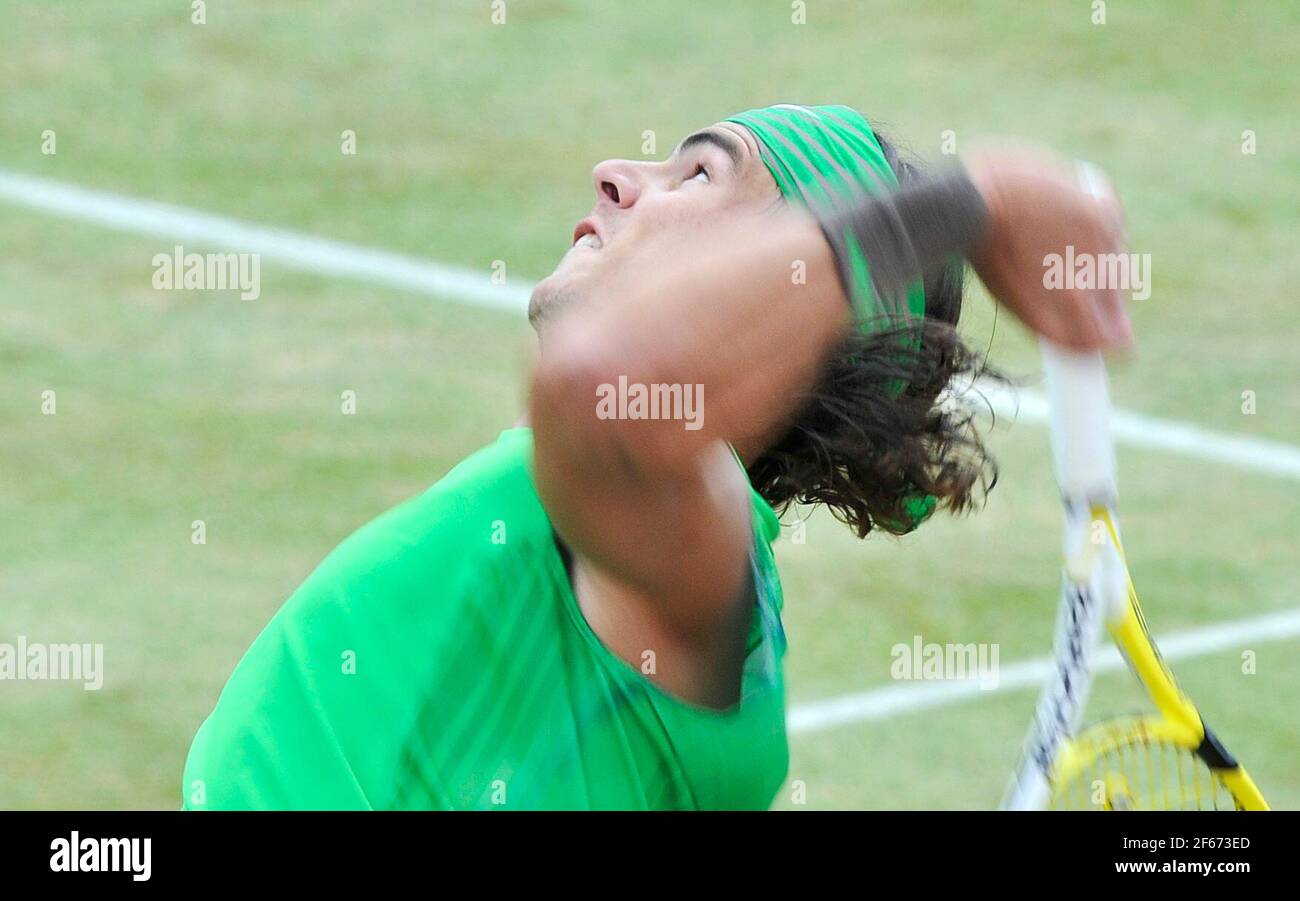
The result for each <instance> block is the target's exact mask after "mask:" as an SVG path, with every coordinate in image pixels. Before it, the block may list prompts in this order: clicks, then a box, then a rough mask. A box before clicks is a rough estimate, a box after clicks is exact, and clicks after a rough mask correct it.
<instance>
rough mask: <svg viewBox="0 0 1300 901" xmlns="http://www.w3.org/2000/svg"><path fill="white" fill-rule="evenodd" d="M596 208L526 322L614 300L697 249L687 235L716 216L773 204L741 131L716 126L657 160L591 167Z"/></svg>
mask: <svg viewBox="0 0 1300 901" xmlns="http://www.w3.org/2000/svg"><path fill="white" fill-rule="evenodd" d="M591 174H592V182H593V183H594V185H595V189H596V205H595V206H594V207H593V208H592V211H591V214H590V215H589V216H588V217H587V218H586V219H583V220H582V221H581V222H579V223H578V224H577V227H576V228H574V230H573V236H572V239H571V240H572V246H571V247H570V248H569V251H568V252H567V253H566V254H565V255H564V258H563V259H561V260H560V262H559V264H558V265H557V266H556V267H555V271H554V272H553V273H551V274H550V275H549V276H547V277H546V278H545V279H543V280H542V281H541V282H540V283H539V284H538V285H537V287H536V288H534V289H533V296H532V301H531V302H530V304H529V318H530V319H531V320H532V321H533V323H534V325H538V326H539V325H540V324H541V323H542V322H544V321H545V320H546V319H547V318H548V317H549V315H550V314H551V313H553V312H554V311H555V310H557V309H559V308H561V307H562V306H565V305H567V304H568V303H569V302H572V301H575V300H581V299H583V298H584V297H590V296H592V295H594V294H600V296H609V295H611V294H614V295H616V294H617V293H619V292H620V291H621V290H622V288H623V287H626V286H632V285H635V284H636V283H637V279H638V278H639V276H640V275H641V274H649V273H653V272H654V271H656V270H662V269H663V268H665V267H670V266H673V265H675V264H677V263H679V262H680V261H681V259H682V258H683V255H684V254H690V253H692V252H697V251H698V248H699V246H700V243H699V242H698V241H695V240H693V237H694V236H698V235H701V234H702V233H703V229H704V227H705V226H707V225H708V224H710V223H715V222H717V220H718V219H720V218H722V217H739V216H746V215H754V214H757V213H761V212H763V211H765V210H767V209H770V208H771V207H772V206H773V205H774V204H775V203H776V202H777V201H778V200H779V199H780V193H779V192H778V191H777V187H776V182H775V181H773V179H772V176H771V174H770V173H769V172H768V171H767V168H766V167H765V166H764V165H763V161H762V160H761V159H760V158H759V153H758V144H757V143H756V142H755V141H754V137H753V135H751V134H750V133H749V132H748V131H747V130H746V129H744V128H741V127H740V126H738V125H734V124H732V123H730V122H720V123H718V124H717V125H712V126H710V127H709V128H706V129H704V130H703V131H699V132H696V133H695V134H693V135H691V136H690V137H688V138H686V139H685V140H684V141H682V143H681V144H679V145H678V146H677V149H676V150H674V151H673V153H672V155H671V156H669V157H668V159H666V160H663V161H662V162H639V161H634V160H605V161H604V162H603V163H600V164H599V165H597V166H596V168H595V169H593V170H592V173H591Z"/></svg>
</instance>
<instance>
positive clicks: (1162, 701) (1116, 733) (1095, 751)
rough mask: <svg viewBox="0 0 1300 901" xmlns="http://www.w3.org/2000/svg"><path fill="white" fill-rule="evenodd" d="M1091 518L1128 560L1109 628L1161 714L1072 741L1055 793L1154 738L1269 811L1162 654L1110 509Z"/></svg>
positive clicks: (1247, 804)
mask: <svg viewBox="0 0 1300 901" xmlns="http://www.w3.org/2000/svg"><path fill="white" fill-rule="evenodd" d="M1091 519H1092V522H1091V523H1090V524H1089V531H1088V534H1091V530H1092V529H1093V528H1095V526H1096V524H1097V523H1102V524H1104V525H1105V527H1106V531H1107V533H1108V534H1109V536H1110V540H1111V541H1113V542H1114V544H1115V549H1116V551H1117V552H1118V554H1119V558H1120V562H1121V563H1122V564H1123V565H1124V571H1125V579H1126V581H1127V583H1128V599H1127V602H1126V603H1125V604H1124V605H1123V609H1122V611H1121V612H1119V614H1118V615H1112V616H1111V617H1109V618H1108V622H1107V628H1108V630H1109V631H1110V634H1111V637H1112V638H1113V639H1114V640H1115V644H1116V645H1118V647H1119V649H1120V651H1121V652H1122V653H1123V655H1124V656H1125V657H1126V658H1127V659H1128V662H1129V664H1130V665H1131V667H1132V669H1133V672H1134V674H1135V675H1136V676H1137V678H1138V679H1139V680H1140V681H1141V683H1142V685H1143V686H1144V687H1145V688H1146V690H1147V692H1148V694H1150V696H1151V699H1152V701H1153V702H1154V703H1155V705H1156V707H1157V708H1158V709H1159V711H1160V713H1159V715H1153V716H1138V717H1124V718H1119V719H1113V720H1109V721H1106V722H1103V723H1099V724H1097V725H1095V726H1092V727H1090V728H1088V729H1085V730H1084V731H1083V732H1082V733H1081V734H1080V735H1079V736H1078V737H1076V738H1074V739H1072V740H1070V741H1068V742H1067V743H1066V744H1065V745H1064V746H1063V747H1062V748H1061V749H1060V752H1059V754H1058V756H1057V758H1056V762H1055V765H1054V767H1053V773H1052V778H1051V782H1052V785H1053V787H1054V788H1053V793H1052V795H1053V798H1056V797H1057V793H1056V790H1055V787H1056V786H1068V785H1071V784H1072V783H1073V782H1074V781H1075V780H1076V779H1077V778H1078V777H1079V776H1081V775H1082V774H1083V773H1085V772H1087V771H1088V770H1090V769H1091V768H1093V767H1094V766H1095V765H1096V764H1097V763H1098V762H1099V761H1101V760H1103V759H1105V758H1106V757H1107V756H1109V755H1112V754H1117V753H1118V752H1119V751H1120V749H1121V748H1123V747H1126V746H1130V745H1134V744H1141V743H1144V742H1151V741H1154V742H1160V743H1165V744H1172V745H1175V746H1177V747H1181V748H1184V749H1186V750H1187V751H1190V752H1192V753H1193V754H1195V755H1196V756H1198V757H1199V758H1200V759H1201V761H1202V762H1204V763H1205V764H1206V766H1207V767H1208V769H1209V771H1210V773H1211V774H1212V776H1213V777H1214V778H1216V779H1217V780H1218V781H1219V783H1220V784H1222V785H1223V787H1224V788H1225V789H1226V790H1227V792H1228V793H1229V794H1230V795H1231V796H1232V798H1233V800H1234V802H1235V803H1236V805H1237V807H1238V808H1239V809H1241V810H1268V804H1267V802H1265V800H1264V796H1263V795H1262V794H1261V793H1260V791H1259V788H1258V787H1257V786H1256V785H1255V782H1254V780H1252V779H1251V778H1250V775H1249V774H1248V773H1247V772H1246V771H1245V769H1244V768H1243V767H1242V766H1241V764H1240V763H1238V762H1237V761H1236V759H1235V758H1233V757H1232V755H1230V754H1229V753H1228V752H1227V751H1226V750H1225V749H1224V748H1223V746H1222V745H1221V744H1219V742H1218V740H1217V739H1216V738H1215V737H1214V735H1213V734H1212V733H1209V732H1208V731H1207V730H1206V728H1205V724H1204V722H1203V721H1202V720H1201V715H1200V713H1199V712H1198V711H1197V709H1196V705H1194V704H1193V703H1192V702H1191V700H1190V699H1189V698H1188V697H1187V696H1186V695H1185V694H1183V692H1182V690H1181V689H1179V687H1178V683H1177V682H1176V681H1174V676H1173V673H1171V672H1170V670H1169V667H1168V666H1167V665H1166V664H1165V661H1164V658H1163V657H1161V656H1160V651H1159V649H1158V648H1157V647H1156V644H1155V642H1154V641H1153V640H1152V638H1151V634H1150V633H1149V632H1148V631H1147V625H1146V620H1145V618H1144V617H1143V616H1142V607H1141V606H1140V605H1139V603H1138V597H1137V591H1136V589H1135V588H1134V587H1133V580H1132V578H1130V577H1128V562H1127V560H1125V558H1124V548H1123V545H1121V544H1120V540H1119V533H1118V531H1117V530H1116V528H1115V523H1114V519H1113V518H1112V516H1111V512H1110V510H1109V509H1108V508H1106V507H1105V506H1100V505H1096V506H1093V507H1092V508H1091Z"/></svg>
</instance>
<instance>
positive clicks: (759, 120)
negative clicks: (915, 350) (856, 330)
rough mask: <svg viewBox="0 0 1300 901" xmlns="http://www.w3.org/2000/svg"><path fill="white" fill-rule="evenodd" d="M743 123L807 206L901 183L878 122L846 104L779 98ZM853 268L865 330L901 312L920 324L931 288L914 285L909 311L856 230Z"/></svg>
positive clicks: (792, 197) (784, 187)
mask: <svg viewBox="0 0 1300 901" xmlns="http://www.w3.org/2000/svg"><path fill="white" fill-rule="evenodd" d="M727 121H728V122H734V123H736V124H737V125H743V126H744V127H745V128H747V129H748V130H749V131H750V132H751V133H752V134H753V135H754V137H755V139H757V141H758V146H759V153H760V155H761V156H762V158H763V163H764V164H765V165H766V166H767V169H768V171H769V172H771V173H772V178H773V179H775V180H776V186H777V188H779V189H780V191H781V196H782V197H784V198H785V199H786V200H788V201H793V202H795V203H798V204H800V205H802V206H805V207H811V208H817V209H829V208H833V207H835V206H837V205H839V204H844V203H847V202H850V201H851V200H852V199H853V197H854V195H856V194H860V193H863V192H865V193H867V194H881V193H883V192H885V191H887V190H890V189H892V188H896V187H898V179H897V178H895V176H894V170H893V169H892V168H891V167H890V165H889V161H888V160H887V159H885V152H884V150H882V149H881V147H880V142H879V141H878V140H876V136H875V134H874V133H873V132H872V130H871V126H870V125H869V124H868V123H867V120H866V119H864V118H863V117H862V114H861V113H859V112H858V111H857V110H854V109H852V108H850V107H847V106H795V105H793V104H789V103H779V104H777V105H776V106H769V107H766V108H764V109H754V110H750V111H749V112H746V113H741V114H740V115H738V116H732V117H731V118H729V119H727ZM845 246H847V247H848V248H849V257H850V258H849V260H848V267H847V269H848V273H849V274H850V276H851V280H852V284H851V285H846V286H845V287H846V288H848V289H849V290H850V293H851V295H852V296H851V297H850V300H851V301H852V302H853V308H854V309H855V310H857V311H858V316H859V318H860V319H861V320H862V327H863V329H864V330H876V329H880V328H882V327H887V326H888V325H891V324H893V323H894V322H896V321H897V320H898V319H899V318H900V316H904V317H907V318H910V319H914V320H916V321H920V319H922V318H923V317H924V316H925V290H924V288H923V287H922V285H921V283H920V282H919V281H918V282H915V283H913V284H912V285H910V286H908V289H907V298H906V309H905V310H903V311H900V310H898V309H897V307H896V306H895V305H894V304H895V303H896V301H894V302H891V299H889V298H881V297H878V296H877V295H876V292H875V291H874V289H873V288H872V284H871V267H870V264H869V263H868V262H867V260H866V257H864V256H863V254H862V248H861V247H860V246H859V244H858V242H857V240H855V239H854V237H853V235H852V234H851V233H847V232H846V234H845Z"/></svg>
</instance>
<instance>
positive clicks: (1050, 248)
mask: <svg viewBox="0 0 1300 901" xmlns="http://www.w3.org/2000/svg"><path fill="white" fill-rule="evenodd" d="M966 168H967V171H968V172H969V173H970V177H971V180H972V181H974V183H975V186H976V187H977V188H978V189H979V191H980V194H981V195H982V196H983V198H984V202H985V204H986V205H987V206H988V210H989V220H988V227H987V228H986V230H985V233H984V237H983V238H982V239H981V241H980V244H979V246H978V247H976V249H975V251H974V252H972V254H971V256H970V260H971V263H972V265H973V266H974V267H975V272H976V273H977V274H978V275H979V277H980V280H981V281H982V282H984V284H985V286H986V287H987V288H988V289H989V291H990V292H992V294H993V296H994V297H996V298H997V299H998V300H999V301H1000V302H1002V303H1003V304H1004V305H1006V307H1007V308H1008V309H1010V310H1011V311H1012V312H1013V313H1015V314H1016V316H1017V317H1018V318H1019V319H1020V320H1021V321H1022V322H1024V323H1025V325H1026V326H1028V327H1029V328H1030V329H1032V330H1033V331H1035V332H1037V333H1038V334H1040V335H1042V336H1044V337H1045V338H1048V339H1049V340H1051V341H1054V342H1055V343H1057V344H1060V345H1062V346H1064V347H1068V348H1072V349H1075V350H1095V349H1105V348H1117V347H1127V346H1129V345H1131V344H1132V343H1133V328H1132V324H1131V323H1130V322H1129V317H1128V311H1127V310H1126V309H1125V307H1124V302H1123V298H1122V297H1121V292H1120V289H1119V288H1117V287H1115V286H1107V287H1104V288H1067V287H1052V288H1048V287H1045V286H1044V275H1045V274H1046V273H1047V262H1046V259H1045V258H1047V257H1048V256H1049V255H1051V254H1059V255H1061V256H1062V257H1064V256H1065V254H1066V247H1067V246H1068V245H1072V246H1073V247H1074V257H1075V258H1076V259H1077V258H1079V257H1080V255H1082V254H1093V255H1099V254H1110V253H1127V242H1126V239H1125V235H1124V210H1123V207H1122V206H1121V205H1120V202H1119V199H1118V198H1117V197H1116V196H1115V194H1114V192H1113V190H1112V189H1111V188H1110V186H1109V185H1107V186H1106V188H1105V190H1106V196H1105V197H1101V198H1097V197H1094V196H1093V195H1092V194H1090V193H1089V192H1088V191H1087V190H1086V189H1085V188H1084V187H1083V186H1082V185H1081V184H1080V181H1079V176H1078V173H1077V170H1076V167H1075V166H1073V165H1072V164H1070V163H1068V162H1065V161H1063V160H1061V159H1059V158H1057V157H1055V156H1053V155H1051V154H1049V153H1047V152H1045V151H1042V150H1038V149H1034V148H1030V147H1024V146H1011V147H1008V146H1005V145H1003V146H998V147H988V148H986V149H983V150H981V151H979V152H977V153H976V154H975V155H973V156H972V157H971V158H970V159H968V160H967V163H966Z"/></svg>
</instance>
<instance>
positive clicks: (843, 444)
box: [749, 132, 997, 538]
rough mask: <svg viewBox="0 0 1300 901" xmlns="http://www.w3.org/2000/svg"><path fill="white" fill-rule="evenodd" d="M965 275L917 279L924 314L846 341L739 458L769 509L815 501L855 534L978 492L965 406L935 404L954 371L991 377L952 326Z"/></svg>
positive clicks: (896, 162) (961, 508) (955, 267)
mask: <svg viewBox="0 0 1300 901" xmlns="http://www.w3.org/2000/svg"><path fill="white" fill-rule="evenodd" d="M876 139H877V140H878V141H879V142H880V146H881V149H882V150H884V152H885V158H886V159H887V160H888V161H889V165H890V167H891V168H892V169H893V170H894V174H895V175H896V176H897V178H898V181H899V184H904V185H905V184H907V183H908V182H909V181H912V180H914V179H916V178H918V177H919V175H920V171H919V169H918V167H917V165H916V164H914V163H913V162H911V161H909V160H907V159H904V158H903V157H902V156H901V155H900V153H899V152H898V150H897V148H895V146H894V145H893V144H892V143H891V142H889V141H887V140H886V139H884V138H883V137H881V135H880V134H879V133H878V132H876ZM964 280H965V264H964V263H963V262H962V261H960V260H954V261H952V262H950V263H949V264H947V265H945V266H942V267H941V268H939V269H938V270H936V271H935V272H932V273H930V274H928V275H927V276H926V277H925V278H924V287H925V319H924V321H923V322H921V323H919V324H902V325H899V324H893V325H890V326H889V327H888V328H886V329H883V330H880V331H873V332H871V333H864V332H863V331H859V330H855V331H854V333H853V334H852V335H850V336H849V337H847V338H846V339H845V341H844V344H843V346H842V348H841V349H840V350H839V351H838V352H837V354H836V355H835V356H834V358H833V359H832V361H831V362H830V363H829V364H828V365H827V367H826V370H825V372H824V373H823V377H822V379H821V381H820V383H819V384H818V385H817V387H816V388H815V389H814V390H813V391H812V393H811V395H810V396H809V398H808V400H807V403H806V404H805V406H804V407H803V408H802V410H801V411H800V412H799V413H798V414H797V415H796V416H795V418H794V420H793V423H792V425H791V427H790V429H789V430H788V431H787V432H786V434H785V435H784V436H783V437H782V438H781V439H780V440H779V441H777V442H776V443H775V444H774V445H773V446H771V447H770V448H768V450H767V451H766V452H765V453H764V454H763V455H762V456H761V457H759V458H758V459H757V460H755V461H754V462H753V464H752V465H751V466H750V467H749V478H750V481H751V482H752V483H753V485H754V488H755V489H756V490H757V491H758V493H759V494H761V495H762V496H763V498H764V500H766V501H767V502H768V503H769V504H771V505H772V507H773V508H774V509H775V510H776V511H777V512H778V513H784V512H785V511H786V510H787V509H788V508H789V507H790V506H791V505H792V504H796V503H797V504H824V505H825V506H827V507H828V508H830V511H831V513H832V514H833V515H834V516H835V517H836V518H837V519H839V520H840V521H842V522H844V523H845V524H846V525H848V526H849V527H850V528H852V529H853V531H854V532H855V533H856V534H857V536H858V537H859V538H865V537H866V536H867V534H868V533H869V532H871V531H872V530H873V529H884V530H885V531H886V532H889V533H892V534H894V535H902V534H905V533H907V532H910V531H911V530H912V529H914V528H916V526H917V525H919V524H920V522H921V521H922V520H923V519H924V518H925V517H926V516H927V515H928V512H929V510H928V505H925V506H922V505H919V504H918V501H921V500H923V499H924V497H925V496H926V495H931V496H933V497H934V498H935V500H936V501H937V506H938V507H940V508H943V509H946V510H949V511H950V512H952V513H955V514H958V513H964V512H966V511H968V510H971V509H972V508H974V507H975V506H976V505H978V504H979V503H981V502H982V499H983V496H984V495H985V494H987V492H988V491H989V490H991V489H992V488H993V486H994V484H996V482H997V466H996V464H995V463H994V461H993V460H992V458H991V457H990V456H989V455H988V454H987V453H986V452H985V449H984V445H983V441H982V440H981V437H980V434H979V431H978V430H977V428H976V425H975V421H974V417H975V413H974V411H973V410H972V409H971V408H970V407H969V406H968V405H966V404H953V403H942V402H940V400H941V395H942V394H943V392H944V391H945V389H947V388H948V387H949V385H950V382H952V381H953V380H954V378H956V379H957V380H958V381H959V382H965V381H967V380H969V381H971V382H973V381H974V379H975V378H976V377H977V376H980V375H986V376H992V377H997V374H996V373H994V372H993V371H992V370H991V369H989V367H988V366H987V364H986V363H985V361H984V360H983V357H982V355H979V354H977V353H975V352H974V351H972V350H971V349H970V348H969V347H968V346H967V345H966V344H965V342H963V341H962V339H961V337H960V336H959V335H958V334H957V329H956V325H957V320H958V319H959V318H960V316H961V305H962V291H963V282H964ZM900 386H903V387H902V390H901V392H900Z"/></svg>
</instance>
